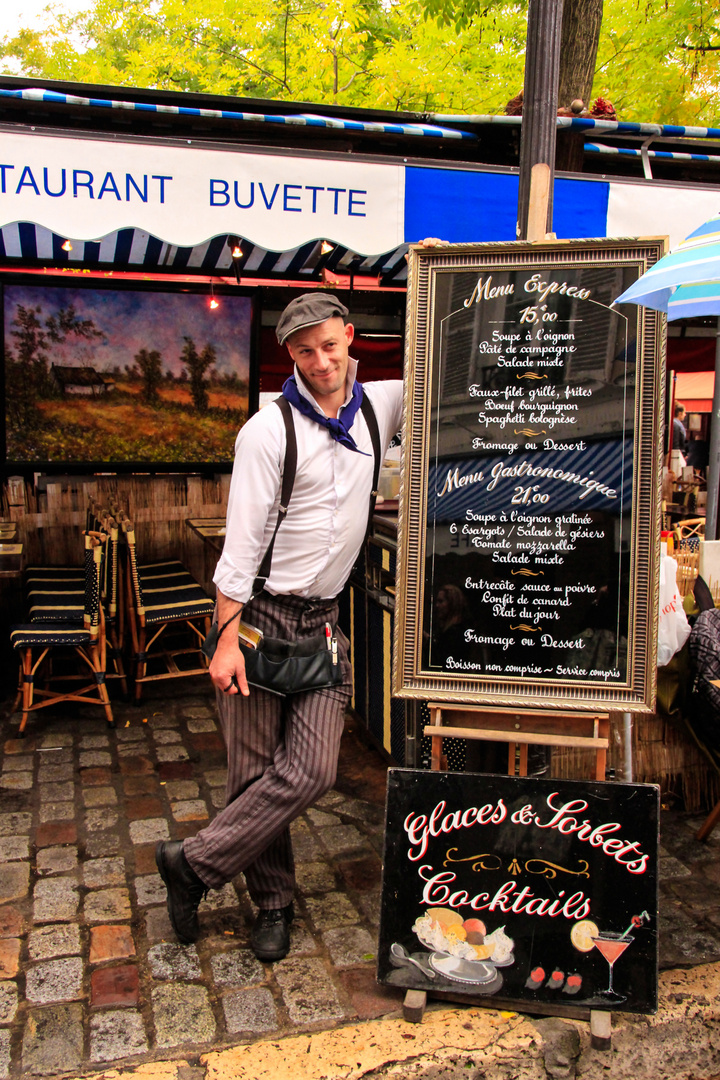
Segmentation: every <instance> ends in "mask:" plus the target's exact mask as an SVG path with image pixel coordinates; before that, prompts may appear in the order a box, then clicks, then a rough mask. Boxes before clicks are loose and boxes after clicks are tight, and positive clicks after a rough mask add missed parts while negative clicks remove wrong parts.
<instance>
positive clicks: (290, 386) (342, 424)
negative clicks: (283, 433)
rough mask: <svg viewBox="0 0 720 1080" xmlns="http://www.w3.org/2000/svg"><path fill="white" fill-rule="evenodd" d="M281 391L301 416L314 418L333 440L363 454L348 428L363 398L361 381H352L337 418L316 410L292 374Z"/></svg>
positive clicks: (366, 455) (351, 424)
mask: <svg viewBox="0 0 720 1080" xmlns="http://www.w3.org/2000/svg"><path fill="white" fill-rule="evenodd" d="M282 392H283V397H286V398H287V399H288V401H289V402H290V404H291V405H294V406H295V408H296V409H297V410H298V412H301V413H302V414H303V416H307V418H308V420H314V421H315V423H316V424H320V426H321V427H324V428H327V430H328V433H329V435H330V438H331V439H334V440H335V442H339V443H340V445H341V446H346V447H347V448H348V450H354V451H355V452H356V453H357V454H365V451H364V450H361V449H360V448H359V446H358V445H357V443H356V442H355V440H354V439H353V437H352V435H351V434H350V428H351V427H352V426H353V421H354V420H355V416H356V415H357V411H358V409H359V408H360V406H361V404H362V399H363V388H362V383H359V382H358V381H357V379H356V380H355V382H354V383H353V388H352V397H351V398H350V401H348V403H347V405H344V406H343V407H342V409H341V412H342V416H339V417H338V418H337V420H336V419H335V417H333V416H325V415H324V414H323V413H321V412H318V411H317V409H316V408H315V407H314V406H313V405H312V404H311V402H309V401H308V399H307V398H306V397H303V395H302V394H301V393H300V391H299V390H298V385H297V382H296V380H295V376H294V375H291V376H290V378H289V379H286V380H285V382H284V383H283V388H282ZM365 457H370V455H369V454H365Z"/></svg>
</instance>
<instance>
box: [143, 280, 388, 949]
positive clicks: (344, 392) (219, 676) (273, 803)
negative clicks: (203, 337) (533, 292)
mask: <svg viewBox="0 0 720 1080" xmlns="http://www.w3.org/2000/svg"><path fill="white" fill-rule="evenodd" d="M347 314H348V310H347V308H346V307H345V306H344V305H343V304H341V303H340V301H339V300H338V299H337V298H336V297H335V296H332V295H330V294H328V293H324V292H316V293H306V294H305V295H303V296H299V297H297V298H296V299H295V300H293V301H292V302H291V303H290V304H289V305H288V306H287V308H286V309H285V311H284V312H283V313H282V315H281V317H280V321H279V323H278V326H277V338H278V341H279V342H280V344H281V345H282V344H286V345H287V348H288V351H289V353H290V356H291V358H292V360H293V361H294V363H295V369H294V376H293V377H292V378H291V379H288V381H287V382H286V383H285V386H284V387H283V394H284V396H286V397H287V398H288V399H289V400H290V402H291V404H292V406H293V408H292V414H293V420H294V424H295V432H296V437H297V451H298V460H297V471H296V477H295V486H294V488H293V493H292V497H291V499H290V502H289V509H288V513H287V516H286V518H285V520H284V521H283V523H282V527H281V528H280V529H279V531H278V533H277V537H276V540H275V545H274V548H273V554H272V564H271V569H270V573H269V575H268V578H267V581H266V585H265V588H264V590H263V591H262V592H261V594H260V595H259V596H258V597H255V598H253V599H252V600H250V598H251V592H252V585H253V581H254V579H255V576H256V574H257V571H258V567H259V565H260V562H261V560H262V558H263V555H264V554H265V551H266V549H267V546H268V544H269V542H270V539H271V537H272V534H273V532H274V530H275V526H276V523H277V518H278V508H279V504H280V484H281V476H282V468H283V463H284V458H285V444H286V436H285V426H284V422H283V419H282V415H281V412H280V409H279V408H278V407H277V406H276V405H275V404H274V403H273V404H271V405H268V406H267V407H266V408H265V409H263V410H261V411H260V412H259V413H257V414H256V415H255V416H253V417H252V418H251V419H250V420H249V421H248V423H247V424H245V426H244V427H243V428H242V430H241V431H240V434H239V435H238V438H237V442H236V446H235V465H234V468H233V475H232V481H231V484H230V495H229V501H228V513H227V534H226V538H225V546H224V549H223V553H222V556H221V558H220V561H219V563H218V566H217V570H216V572H215V578H214V580H215V584H216V585H217V620H218V626H219V627H220V628H223V627H224V629H223V630H222V631H221V633H220V636H219V639H218V644H217V650H216V652H215V655H214V657H213V660H212V663H211V665H210V676H211V678H212V680H213V683H214V684H215V688H216V696H217V701H218V710H219V713H220V720H221V724H222V727H223V732H224V735H225V741H226V744H227V748H228V781H227V789H226V806H225V809H224V810H223V811H222V812H221V813H220V814H218V816H217V817H216V818H215V820H214V821H213V822H212V823H211V824H210V825H209V826H208V827H207V828H206V829H203V830H202V831H201V832H199V833H198V834H197V835H196V836H194V837H192V838H191V839H188V840H185V841H184V842H182V843H181V842H172V841H171V842H160V843H159V844H158V845H157V850H156V861H157V865H158V869H159V871H160V874H161V876H162V878H163V880H164V882H165V884H166V886H167V890H168V911H169V914H170V919H171V922H172V924H173V928H174V930H175V932H176V934H177V936H178V938H179V939H180V940H181V941H183V942H191V941H195V940H196V939H197V937H198V934H199V926H198V921H197V909H198V905H199V903H200V900H201V899H202V897H203V895H204V893H205V892H206V891H207V889H208V888H213V889H217V888H220V887H221V886H222V885H223V884H224V883H225V882H227V881H230V880H231V879H232V878H234V877H235V876H236V875H237V874H239V873H240V872H241V871H242V872H243V873H244V875H245V880H246V882H247V886H248V890H249V892H250V896H251V897H252V899H253V901H254V903H255V904H256V906H257V907H258V909H259V911H258V915H257V918H256V920H255V924H254V926H253V929H252V932H251V938H250V944H251V947H252V949H253V951H254V952H255V955H256V956H257V957H258V958H259V959H261V960H280V959H282V957H284V956H285V955H286V954H287V951H288V948H289V943H290V931H289V928H290V923H291V921H292V918H293V903H292V899H293V891H294V885H295V876H294V866H293V855H292V846H291V842H290V833H289V826H290V823H291V822H292V821H293V820H294V819H295V818H296V817H297V816H298V815H299V814H300V813H301V812H302V811H303V810H304V809H306V808H307V807H308V806H310V805H311V804H312V803H313V802H315V800H316V799H318V798H319V797H320V796H321V795H322V794H324V792H326V791H327V790H329V788H331V787H332V785H333V783H334V781H335V774H336V769H337V759H338V752H339V747H340V736H341V734H342V730H343V717H344V713H345V709H346V707H347V705H348V703H349V700H350V696H351V670H350V664H349V662H348V659H347V641H346V639H345V638H344V637H343V635H342V634H341V633H340V632H338V634H337V637H338V645H339V656H340V662H341V664H342V671H343V681H342V684H340V685H338V686H335V687H332V688H330V689H324V690H315V691H309V692H306V693H301V694H296V695H292V696H288V697H286V698H281V697H278V696H277V695H275V694H270V693H268V692H267V691H264V690H261V689H259V688H256V687H252V688H251V687H249V686H248V683H247V678H246V675H245V664H244V660H243V656H242V653H241V652H240V649H239V648H238V634H237V621H236V618H237V617H239V615H240V612H242V613H243V621H246V622H248V623H250V624H252V625H253V626H256V627H258V628H259V629H260V630H262V631H263V632H264V633H265V634H267V635H268V636H270V637H276V638H284V639H286V640H288V639H290V640H296V639H303V638H306V637H312V636H315V635H317V634H318V633H322V632H323V629H324V627H325V626H326V624H327V623H330V624H331V625H332V626H335V623H336V621H337V600H336V598H337V595H338V593H339V592H340V591H341V589H342V588H343V586H344V584H345V582H346V580H347V578H348V575H349V573H350V570H351V568H352V566H353V564H354V562H355V560H356V558H357V555H358V552H359V550H360V548H361V545H362V543H363V541H364V537H365V531H366V525H367V518H368V510H369V500H370V492H371V488H372V478H373V466H374V454H373V448H372V442H371V437H370V432H369V429H368V426H367V423H366V421H365V418H364V416H363V414H362V413H361V412H360V411H358V410H359V403H360V400H361V397H362V394H363V393H364V392H367V397H368V399H369V400H370V402H371V404H372V407H373V411H374V413H375V416H376V419H377V423H378V428H379V432H380V444H381V447H382V449H383V451H384V450H386V449H387V446H388V444H389V442H390V440H391V438H392V436H393V435H394V434H395V433H396V432H397V431H398V430H399V428H400V422H401V411H402V383H401V382H399V381H395V380H393V381H388V382H377V383H370V384H369V385H368V386H367V387H365V388H362V387H360V384H358V383H356V381H355V374H356V369H357V363H356V361H354V360H353V359H351V358H350V356H349V346H350V345H351V343H352V340H353V336H354V330H353V326H352V324H350V323H347V324H346V323H345V322H344V318H345V316H346V315H347ZM329 421H330V423H329ZM245 605H247V607H245Z"/></svg>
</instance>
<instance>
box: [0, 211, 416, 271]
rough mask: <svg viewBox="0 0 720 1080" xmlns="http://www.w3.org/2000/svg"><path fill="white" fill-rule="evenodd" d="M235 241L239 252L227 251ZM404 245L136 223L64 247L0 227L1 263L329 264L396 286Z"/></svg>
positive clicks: (22, 229) (315, 267) (257, 267)
mask: <svg viewBox="0 0 720 1080" xmlns="http://www.w3.org/2000/svg"><path fill="white" fill-rule="evenodd" d="M325 246H326V247H327V246H328V245H325ZM237 247H239V248H240V251H241V254H240V255H239V256H235V257H233V254H232V252H233V250H235V249H236V248H237ZM406 251H407V244H401V245H399V246H398V247H397V248H394V249H393V250H391V251H389V252H386V253H384V254H382V255H379V256H373V257H363V256H361V255H358V254H356V253H355V252H354V251H349V250H348V249H347V248H346V247H343V246H341V245H335V246H333V247H332V248H331V250H329V251H323V242H322V241H319V240H315V241H312V242H310V243H307V244H301V245H299V246H298V247H295V248H291V249H290V250H289V251H269V250H268V249H267V248H264V247H261V246H259V245H256V244H252V243H250V242H249V241H247V240H245V239H244V238H242V237H238V236H229V235H227V234H225V235H222V236H215V237H212V238H211V239H210V240H206V241H205V242H204V243H202V244H197V245H196V246H194V247H179V246H177V245H176V244H167V243H165V242H164V241H162V240H159V239H158V238H157V237H156V236H153V235H151V234H150V233H148V232H144V231H143V230H141V229H120V230H118V231H116V232H112V233H109V234H108V235H107V236H104V237H102V239H100V240H73V241H71V244H70V250H67V239H66V237H64V236H61V235H58V234H57V233H55V232H52V231H51V230H50V229H46V228H44V227H42V226H40V225H35V224H33V223H32V222H13V223H11V224H9V225H5V226H3V227H2V228H1V229H0V260H2V262H4V263H5V264H6V265H8V264H9V265H13V264H18V265H22V266H27V267H38V266H48V265H52V266H54V267H59V268H63V267H67V268H68V269H73V268H79V267H83V268H85V269H89V270H115V271H126V272H144V273H148V274H151V273H152V274H183V275H197V276H205V275H207V276H211V277H218V276H220V277H222V276H226V277H232V276H233V275H236V276H238V277H242V278H266V279H272V278H281V279H284V280H298V281H303V280H305V281H313V280H319V279H320V277H321V275H322V271H323V270H329V271H331V272H332V273H335V274H339V275H349V274H352V275H355V276H358V277H373V278H379V279H380V280H381V281H382V283H383V284H385V285H398V286H402V285H404V284H405V281H406V279H407V262H406V259H405V252H406Z"/></svg>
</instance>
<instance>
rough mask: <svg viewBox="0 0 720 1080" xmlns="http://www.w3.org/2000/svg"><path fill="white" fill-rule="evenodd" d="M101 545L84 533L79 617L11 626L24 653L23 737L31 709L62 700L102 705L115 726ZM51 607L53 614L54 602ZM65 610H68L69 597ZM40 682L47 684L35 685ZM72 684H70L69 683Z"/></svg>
mask: <svg viewBox="0 0 720 1080" xmlns="http://www.w3.org/2000/svg"><path fill="white" fill-rule="evenodd" d="M102 548H103V543H102V541H101V540H100V539H99V538H98V537H97V536H93V535H91V534H89V533H85V584H84V590H83V603H82V616H81V618H80V619H78V618H68V619H62V618H61V617H60V616H59V615H58V616H57V617H55V618H47V619H45V620H43V621H41V620H39V619H35V620H34V621H31V622H29V623H26V624H24V625H21V626H14V627H12V628H11V631H10V642H11V644H12V647H13V648H14V649H17V650H18V653H19V655H20V686H19V688H18V697H17V700H16V704H15V707H16V708H17V707H18V706H19V704H20V702H22V719H21V722H20V731H19V734H20V735H21V736H22V735H23V734H24V732H25V726H26V724H27V720H28V716H29V715H30V713H31V712H35V711H36V710H37V709H42V708H45V707H47V706H48V705H54V704H56V703H57V702H60V701H74V702H81V703H83V704H95V705H100V706H102V708H104V710H105V715H106V717H107V721H108V724H109V725H110V726H111V727H112V726H114V721H113V714H112V709H111V707H110V699H109V697H108V691H107V686H106V684H105V671H106V639H105V616H104V613H103V609H102V604H101V603H100V570H101V563H102ZM46 610H47V613H48V614H50V612H49V606H48V608H47V609H46ZM60 610H62V611H67V610H68V605H67V604H66V602H65V600H64V599H63V600H61V602H60ZM73 653H74V654H75V656H76V657H78V658H79V659H80V661H81V663H80V671H79V673H77V672H70V673H68V672H67V670H66V661H67V657H68V655H71V654H73ZM55 659H58V661H59V663H58V665H57V671H56V670H54V668H53V660H55ZM85 666H87V667H89V668H90V670H91V672H92V679H91V681H90V682H89V683H87V684H84V685H82V684H83V677H84V675H85ZM40 681H42V683H43V685H42V686H40V685H36V682H40ZM78 682H80V683H81V685H80V686H79V687H78V686H77V685H76V684H77V683H78ZM68 684H71V685H70V687H69V688H68Z"/></svg>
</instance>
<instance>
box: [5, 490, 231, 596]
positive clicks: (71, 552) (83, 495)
mask: <svg viewBox="0 0 720 1080" xmlns="http://www.w3.org/2000/svg"><path fill="white" fill-rule="evenodd" d="M229 487H230V476H229V475H220V476H217V477H214V478H213V479H205V478H203V477H200V476H186V475H179V474H178V475H172V476H107V477H104V476H98V477H95V478H93V479H92V480H90V481H88V480H86V479H84V478H73V477H71V476H64V477H58V478H57V480H54V481H53V482H51V483H48V485H47V490H46V492H37V493H36V492H35V491H34V490H33V487H32V485H31V484H29V483H27V482H26V483H25V493H24V494H25V499H24V505H21V504H20V499H19V498H18V494H17V485H15V486H14V488H13V493H12V498H9V493H8V491H7V489H6V490H5V492H4V493H3V500H4V508H5V509H6V513H7V516H9V517H10V518H11V519H12V520H13V521H17V523H18V533H19V535H18V541H19V542H20V543H22V544H23V545H24V561H25V564H26V565H32V564H41V565H45V566H53V565H55V566H58V565H64V564H77V565H80V564H81V563H82V547H81V544H80V539H79V534H80V532H81V530H82V529H84V528H85V513H86V508H87V505H88V500H89V498H90V497H91V496H92V497H93V498H95V499H97V500H98V501H99V502H100V503H101V505H103V506H108V507H110V506H117V507H119V508H120V509H123V510H125V512H126V513H127V515H128V517H129V518H130V520H131V521H132V522H133V523H134V524H135V535H136V539H137V545H138V555H139V557H140V558H141V560H147V561H151V560H154V559H163V558H167V557H171V558H176V559H180V560H181V561H182V562H184V563H185V565H186V566H187V568H188V569H189V570H190V571H191V573H193V574H194V576H195V577H196V578H197V579H198V581H200V583H201V584H203V585H204V586H205V588H206V589H208V591H212V582H211V579H212V573H213V570H214V564H215V561H216V555H215V553H213V552H208V551H207V550H206V549H205V546H204V545H203V543H202V541H201V540H200V539H199V538H198V537H197V536H196V535H195V534H194V533H192V532H191V531H190V529H188V527H187V525H186V524H185V521H186V519H187V518H189V517H224V516H225V511H226V509H227V497H228V490H229Z"/></svg>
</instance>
